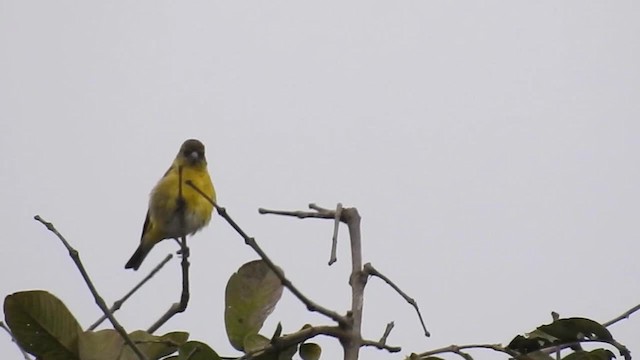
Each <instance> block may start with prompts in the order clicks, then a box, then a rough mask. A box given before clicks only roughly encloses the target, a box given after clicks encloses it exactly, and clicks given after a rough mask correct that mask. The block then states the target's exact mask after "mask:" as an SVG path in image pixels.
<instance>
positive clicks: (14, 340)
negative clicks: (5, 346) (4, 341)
mask: <svg viewBox="0 0 640 360" xmlns="http://www.w3.org/2000/svg"><path fill="white" fill-rule="evenodd" d="M0 328H3V329H4V331H6V332H7V334H9V336H10V337H11V341H13V342H14V343H15V344H16V346H17V347H18V349H20V352H21V353H22V356H24V360H31V357H30V356H29V353H27V352H26V351H25V350H24V349H23V348H22V346H20V344H18V340H16V338H15V337H14V336H13V333H12V332H11V330H9V328H8V327H7V325H5V324H4V322H2V321H0Z"/></svg>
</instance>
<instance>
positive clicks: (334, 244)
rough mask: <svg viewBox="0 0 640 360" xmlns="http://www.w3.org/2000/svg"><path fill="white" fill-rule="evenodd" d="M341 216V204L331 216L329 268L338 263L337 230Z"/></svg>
mask: <svg viewBox="0 0 640 360" xmlns="http://www.w3.org/2000/svg"><path fill="white" fill-rule="evenodd" d="M341 216H342V204H341V203H338V205H337V206H336V213H335V215H334V216H333V236H332V237H331V256H330V257H329V266H331V265H333V263H335V262H336V261H338V257H337V252H338V249H337V248H338V229H339V228H340V217H341Z"/></svg>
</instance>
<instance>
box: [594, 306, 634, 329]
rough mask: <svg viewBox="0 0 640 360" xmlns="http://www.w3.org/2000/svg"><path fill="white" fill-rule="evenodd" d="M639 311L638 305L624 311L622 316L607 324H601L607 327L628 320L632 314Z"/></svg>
mask: <svg viewBox="0 0 640 360" xmlns="http://www.w3.org/2000/svg"><path fill="white" fill-rule="evenodd" d="M638 310H640V304H638V305H636V306H634V307H632V308H631V309H629V310H627V311H625V312H624V313H622V315H620V316H618V317H616V318H613V319H611V320H609V321H607V322H604V323H602V325H603V326H605V327H607V326H611V325H613V324H615V323H617V322H618V321H621V320H624V319H628V318H629V317H630V316H631V315H632V314H633V313H635V312H636V311H638Z"/></svg>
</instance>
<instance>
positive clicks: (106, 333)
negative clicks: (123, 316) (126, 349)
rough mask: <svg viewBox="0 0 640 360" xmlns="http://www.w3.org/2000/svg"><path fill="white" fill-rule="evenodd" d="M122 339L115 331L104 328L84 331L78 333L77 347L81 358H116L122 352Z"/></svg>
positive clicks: (98, 359) (92, 359)
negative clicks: (80, 333)
mask: <svg viewBox="0 0 640 360" xmlns="http://www.w3.org/2000/svg"><path fill="white" fill-rule="evenodd" d="M123 345H124V340H122V337H121V336H120V334H118V332H117V331H115V330H113V329H105V330H100V331H95V332H94V331H86V332H84V333H83V334H82V335H80V338H79V341H78V349H79V353H80V359H82V360H109V359H118V357H119V356H120V354H121V353H122V350H123Z"/></svg>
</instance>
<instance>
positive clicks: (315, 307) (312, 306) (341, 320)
mask: <svg viewBox="0 0 640 360" xmlns="http://www.w3.org/2000/svg"><path fill="white" fill-rule="evenodd" d="M185 183H186V184H187V185H188V186H191V187H192V188H193V189H194V190H195V191H197V192H198V193H199V194H200V195H201V196H202V197H204V198H205V199H207V201H209V203H211V204H212V205H213V206H214V207H215V208H216V211H218V214H220V216H222V218H224V219H225V220H226V221H227V223H228V224H229V225H231V227H232V228H233V229H234V230H235V231H236V232H237V233H238V234H239V235H240V236H241V237H242V238H243V239H244V243H245V244H247V245H249V246H250V247H251V248H252V249H253V251H255V252H256V253H257V254H258V256H260V258H261V259H262V260H264V262H265V263H266V264H267V266H268V267H269V269H271V271H273V272H274V273H275V274H276V276H277V277H278V278H279V279H280V282H281V283H282V285H283V286H284V287H286V288H287V289H288V290H289V291H291V293H292V294H293V295H294V296H295V297H296V298H298V300H300V301H301V302H302V303H303V304H304V305H305V306H306V307H307V309H308V310H309V311H312V312H318V313H320V314H322V315H324V316H326V317H328V318H330V319H332V320H334V321H336V322H338V324H340V325H345V324H346V323H347V319H346V318H345V317H344V316H342V315H340V314H338V313H337V312H335V311H333V310H329V309H327V308H325V307H323V306H321V305H319V304H316V303H315V302H313V301H312V300H311V299H309V298H308V297H307V296H305V295H304V294H303V293H302V292H301V291H300V290H298V288H297V287H295V286H294V285H293V283H292V282H291V281H290V280H289V279H287V278H286V277H285V276H284V273H283V272H282V270H281V269H280V268H279V267H277V266H276V265H275V264H274V263H273V261H272V260H271V258H269V256H268V255H267V254H266V253H265V252H264V250H262V248H261V247H260V246H259V245H258V243H257V242H256V240H255V239H254V238H252V237H249V235H247V233H245V232H244V230H242V228H240V226H238V224H237V223H236V222H235V221H234V220H233V219H232V218H231V217H230V216H229V214H227V210H226V209H225V208H223V207H221V206H219V205H218V204H217V203H216V202H215V201H213V199H211V198H210V197H209V196H207V194H205V193H204V192H202V190H200V189H198V187H197V186H195V184H193V183H192V182H191V181H190V180H187V181H186V182H185ZM331 218H333V216H332V217H331Z"/></svg>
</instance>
